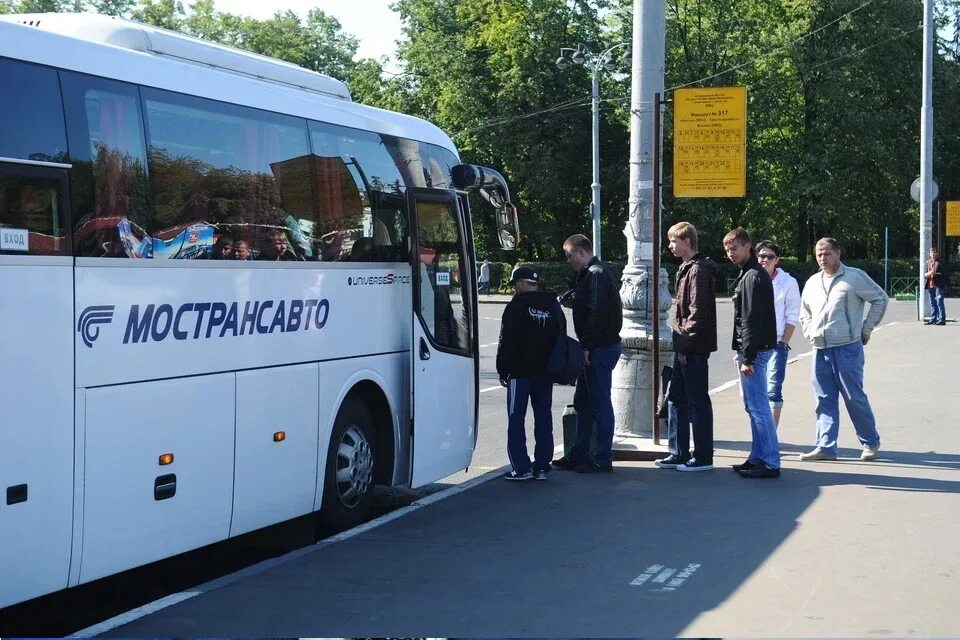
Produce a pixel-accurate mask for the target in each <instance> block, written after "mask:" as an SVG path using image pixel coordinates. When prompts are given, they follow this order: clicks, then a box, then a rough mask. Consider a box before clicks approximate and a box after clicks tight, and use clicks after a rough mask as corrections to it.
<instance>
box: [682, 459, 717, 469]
mask: <svg viewBox="0 0 960 640" xmlns="http://www.w3.org/2000/svg"><path fill="white" fill-rule="evenodd" d="M677 471H713V462H700V461H699V460H697V459H696V458H690V459H689V460H687V461H686V462H685V463H684V464H681V465H677Z"/></svg>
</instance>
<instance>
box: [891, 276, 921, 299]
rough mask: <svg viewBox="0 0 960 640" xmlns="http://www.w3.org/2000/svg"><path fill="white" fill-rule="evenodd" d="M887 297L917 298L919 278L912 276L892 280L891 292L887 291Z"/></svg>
mask: <svg viewBox="0 0 960 640" xmlns="http://www.w3.org/2000/svg"><path fill="white" fill-rule="evenodd" d="M887 295H890V296H904V297H905V296H916V295H917V278H916V276H911V277H909V278H890V290H889V291H887Z"/></svg>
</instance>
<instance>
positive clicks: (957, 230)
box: [943, 200, 960, 236]
mask: <svg viewBox="0 0 960 640" xmlns="http://www.w3.org/2000/svg"><path fill="white" fill-rule="evenodd" d="M946 222H947V224H946V225H945V226H946V230H945V232H944V234H943V235H945V236H960V200H952V201H948V202H947V220H946Z"/></svg>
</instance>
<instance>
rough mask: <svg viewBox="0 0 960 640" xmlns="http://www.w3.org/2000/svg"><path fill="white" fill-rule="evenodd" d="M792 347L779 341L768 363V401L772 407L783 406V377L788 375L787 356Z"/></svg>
mask: <svg viewBox="0 0 960 640" xmlns="http://www.w3.org/2000/svg"><path fill="white" fill-rule="evenodd" d="M789 353H790V349H789V348H788V347H787V345H785V344H784V343H782V342H778V343H777V346H776V347H775V348H774V349H773V354H772V355H771V356H770V362H769V363H768V364H767V401H768V402H769V403H770V406H771V407H777V408H780V407H782V406H783V379H784V378H786V376H787V357H788V356H789Z"/></svg>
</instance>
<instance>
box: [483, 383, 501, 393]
mask: <svg viewBox="0 0 960 640" xmlns="http://www.w3.org/2000/svg"><path fill="white" fill-rule="evenodd" d="M497 389H504V390H506V387H501V386H500V385H497V386H495V387H487V388H486V389H480V393H486V392H487V391H496V390H497Z"/></svg>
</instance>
